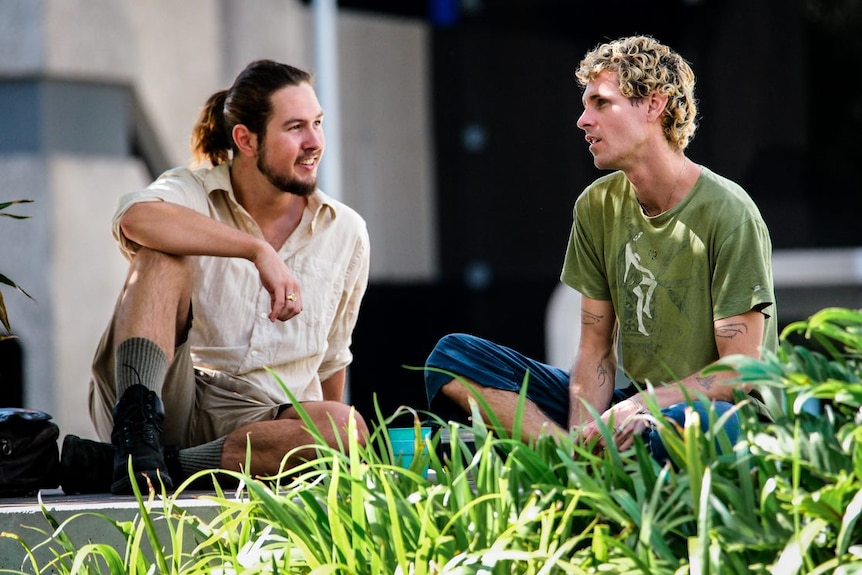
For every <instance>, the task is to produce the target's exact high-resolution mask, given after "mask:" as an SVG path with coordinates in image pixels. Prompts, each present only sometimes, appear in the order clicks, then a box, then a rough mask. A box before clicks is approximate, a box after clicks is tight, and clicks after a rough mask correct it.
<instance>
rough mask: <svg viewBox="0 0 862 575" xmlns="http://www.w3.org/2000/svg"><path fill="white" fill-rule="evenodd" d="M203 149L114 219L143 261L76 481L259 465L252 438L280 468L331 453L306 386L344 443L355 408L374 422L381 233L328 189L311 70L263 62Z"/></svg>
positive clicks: (111, 482)
mask: <svg viewBox="0 0 862 575" xmlns="http://www.w3.org/2000/svg"><path fill="white" fill-rule="evenodd" d="M192 148H193V151H194V153H195V156H196V158H197V160H198V161H199V164H200V165H199V166H197V167H196V169H187V168H176V169H172V170H169V171H167V172H166V173H164V174H162V175H161V176H159V178H157V179H156V180H155V181H154V182H153V183H152V184H150V185H149V186H148V187H147V188H146V189H143V190H140V191H136V192H132V193H129V194H127V195H125V196H123V197H122V198H121V200H120V205H119V208H118V210H117V212H116V215H115V217H114V220H113V233H114V236H115V238H116V239H117V241H118V242H119V246H120V249H121V251H122V252H123V254H124V255H125V256H126V257H127V259H128V260H129V262H130V268H129V274H128V277H127V280H126V282H125V285H124V286H123V289H122V292H121V294H120V297H119V300H118V301H117V305H116V308H115V311H114V315H113V318H112V319H111V322H110V324H109V325H108V328H107V330H106V332H105V334H104V336H103V338H102V340H101V342H100V344H99V347H98V349H97V352H96V356H95V359H94V361H93V378H92V381H91V385H90V414H91V418H92V421H93V423H94V426H95V428H96V431H97V433H98V435H99V437H100V438H101V439H102V441H103V442H95V441H90V440H86V439H81V438H78V437H75V436H67V437H66V438H65V440H64V445H63V451H62V456H61V463H62V468H63V478H62V487H63V489H64V490H65V491H66V492H67V493H80V492H100V491H108V490H110V491H112V492H113V493H130V492H131V481H132V480H135V481H136V482H137V483H138V484H139V485H141V487H143V488H144V489H146V488H147V484H148V483H149V484H152V485H153V486H155V488H156V489H158V488H159V482H161V483H162V484H164V486H165V487H166V488H167V489H171V488H173V487H176V486H178V485H179V483H180V482H181V481H182V480H183V479H184V478H186V477H188V476H190V475H191V474H193V473H195V472H196V471H199V470H204V469H225V470H240V469H241V468H243V469H245V467H246V460H247V454H250V459H249V460H248V461H249V464H250V467H249V468H248V469H245V471H247V472H249V473H251V474H254V475H268V474H274V473H277V472H278V471H279V469H280V468H281V467H282V465H283V460H284V459H285V457H287V461H286V464H287V467H288V468H289V467H291V466H292V465H294V464H296V463H297V462H299V461H301V460H303V459H305V458H308V457H310V456H313V455H314V448H312V447H310V446H311V445H312V444H313V443H314V439H313V438H312V436H311V435H310V434H309V433H308V431H307V430H306V428H307V426H306V424H305V422H303V420H302V419H301V418H300V414H299V413H298V411H297V409H296V407H294V405H293V403H294V402H299V403H301V404H302V409H303V410H304V411H305V412H306V413H307V414H308V416H309V417H311V419H312V420H313V421H314V422H315V423H316V424H317V428H318V429H319V430H320V432H321V433H322V434H323V437H324V439H325V440H326V442H327V443H328V444H329V445H330V446H332V447H337V446H339V445H347V436H346V433H347V429H348V422H349V420H350V418H353V419H354V420H355V424H356V429H357V430H358V432H359V438H360V441H363V440H364V437H365V434H366V433H367V428H366V426H365V423H364V421H363V419H362V417H361V416H360V415H359V414H357V413H355V412H354V411H353V410H352V408H351V407H350V406H349V405H346V404H345V403H343V394H344V386H345V374H346V368H347V366H348V365H349V364H350V362H351V360H352V354H351V351H350V343H351V337H352V332H353V328H354V326H355V324H356V320H357V316H358V313H359V306H360V302H361V300H362V297H363V295H364V293H365V289H366V286H367V282H368V267H369V241H368V233H367V230H366V227H365V222H364V220H363V219H362V218H361V217H360V216H359V215H358V214H357V213H356V212H355V211H353V210H352V209H351V208H349V207H348V206H346V205H344V204H342V203H341V202H338V201H336V200H334V199H332V198H330V197H328V196H326V195H325V194H324V193H323V192H322V191H321V190H320V189H318V187H317V170H318V166H319V164H320V161H321V158H322V156H323V151H324V134H323V111H322V110H321V107H320V103H319V102H318V99H317V96H316V95H315V91H314V88H313V85H312V77H311V76H310V75H309V74H308V73H307V72H305V71H302V70H299V69H297V68H294V67H292V66H288V65H286V64H282V63H278V62H273V61H270V60H259V61H255V62H252V63H251V64H249V65H248V66H247V67H246V68H245V69H244V70H243V71H242V72H241V73H240V74H239V76H238V77H237V78H236V80H235V81H234V83H233V85H232V86H231V87H230V88H228V89H226V90H221V91H219V92H216V93H215V94H213V95H212V96H211V97H210V98H209V100H208V101H207V102H206V105H205V106H204V108H203V110H202V112H201V115H200V118H199V121H198V123H197V124H196V126H195V127H194V130H193V135H192ZM282 385H283V386H284V387H286V388H287V389H288V390H289V392H290V393H289V394H287V393H285V391H284V389H283V387H282ZM108 442H110V443H108ZM130 459H131V465H132V468H133V471H134V472H133V473H132V475H131V477H130V475H129V473H128V465H129V460H130Z"/></svg>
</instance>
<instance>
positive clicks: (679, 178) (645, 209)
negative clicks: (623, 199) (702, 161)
mask: <svg viewBox="0 0 862 575" xmlns="http://www.w3.org/2000/svg"><path fill="white" fill-rule="evenodd" d="M687 166H688V160H687V159H686V158H685V157H683V159H682V168H680V170H679V173H678V174H677V175H676V180H675V181H674V182H673V189H671V191H670V195H669V196H668V197H667V199H666V200H665V204H666V205H670V201H671V200H672V199H673V197H674V195H676V187H677V186H678V185H679V182H680V180H682V174H683V172H685V168H686V167H687ZM635 198H637V195H635ZM637 200H638V204H640V207H641V211H642V212H643V213H644V215H646V216H649V217H652V216H651V215H650V213H649V210H648V209H647V207H646V206H645V205H644V203H643V202H642V201H641V200H640V198H637ZM666 211H667V210H662V209H659V212H658V213H657V214H656V215H659V214H662V213H664V212H666Z"/></svg>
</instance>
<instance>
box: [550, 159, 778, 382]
mask: <svg viewBox="0 0 862 575" xmlns="http://www.w3.org/2000/svg"><path fill="white" fill-rule="evenodd" d="M771 260H772V243H771V241H770V239H769V232H768V230H767V229H766V224H765V223H764V221H763V219H762V217H761V215H760V212H759V210H758V209H757V206H756V205H755V204H754V202H753V201H752V200H751V198H750V197H749V196H748V194H746V192H745V191H744V190H743V189H742V188H741V187H740V186H738V185H737V184H735V183H733V182H732V181H730V180H728V179H726V178H723V177H721V176H719V175H717V174H715V173H713V172H712V171H710V170H708V169H706V168H703V169H702V172H701V175H700V177H699V178H698V180H697V183H696V184H695V186H694V188H693V189H692V190H691V192H690V193H689V194H688V195H687V196H686V197H685V199H683V201H682V202H680V203H679V204H677V205H676V206H674V207H673V208H672V209H670V210H668V211H667V212H664V213H662V214H660V215H658V216H655V217H652V218H650V217H647V216H645V215H644V214H643V212H642V211H641V209H640V205H639V204H638V202H637V199H636V197H635V194H634V188H633V186H632V184H631V182H629V181H628V179H627V178H626V176H625V174H623V173H622V172H615V173H612V174H609V175H607V176H604V177H602V178H600V179H598V180H596V181H595V182H594V183H593V184H592V185H590V186H589V187H588V188H587V189H586V190H584V192H583V193H582V194H581V195H580V197H579V198H578V199H577V201H576V202H575V209H574V223H573V225H572V231H571V235H570V238H569V245H568V249H567V251H566V260H565V263H564V265H563V272H562V275H561V279H562V281H563V283H565V284H567V285H569V286H570V287H572V288H574V289H575V290H577V291H579V292H581V293H582V294H584V295H585V296H587V297H589V298H592V299H598V300H604V301H608V300H610V301H611V302H612V303H613V306H614V310H615V312H616V315H617V321H618V323H619V336H620V345H621V352H622V365H623V369H624V371H625V373H626V375H627V376H628V377H629V378H630V379H632V380H633V381H636V382H638V383H640V384H644V383H646V382H647V381H650V382H651V383H653V384H654V385H659V384H661V383H665V382H668V381H672V380H676V379H680V378H683V377H686V376H688V375H691V374H692V373H695V372H696V371H699V370H700V369H702V368H703V367H705V366H706V365H708V364H710V363H712V362H713V361H715V360H716V359H718V350H717V348H716V345H715V332H714V329H713V322H714V321H715V320H718V319H722V318H725V317H730V316H734V315H738V314H741V313H745V312H748V311H750V310H752V309H759V310H762V311H763V312H764V314H765V315H766V324H765V329H764V336H763V346H764V348H766V349H775V347H776V346H777V343H778V332H777V327H776V323H775V296H774V290H773V283H772V261H771Z"/></svg>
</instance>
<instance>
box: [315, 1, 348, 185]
mask: <svg viewBox="0 0 862 575" xmlns="http://www.w3.org/2000/svg"><path fill="white" fill-rule="evenodd" d="M312 7H313V10H314V60H315V68H316V69H315V71H314V75H315V88H316V90H317V96H318V98H319V99H320V104H321V106H323V112H324V114H325V116H324V118H325V119H324V123H323V125H324V133H325V135H326V152H325V154H324V160H323V162H321V164H320V188H321V189H322V190H323V191H324V192H325V193H326V194H328V195H329V196H331V197H333V198H335V199H338V200H341V199H342V194H341V110H340V106H339V102H338V90H339V88H338V33H337V24H338V23H337V21H336V15H337V12H338V8H337V0H313V2H312Z"/></svg>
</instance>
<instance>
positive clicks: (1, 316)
mask: <svg viewBox="0 0 862 575" xmlns="http://www.w3.org/2000/svg"><path fill="white" fill-rule="evenodd" d="M31 202H32V200H14V201H11V202H4V203H0V217H6V218H12V219H14V220H25V219H27V218H29V216H21V215H18V214H10V213H8V212H7V213H3V210H5V209H7V208H9V207H10V206H14V205H16V204H27V203H31ZM0 284H3V285H7V286H9V287H12V288H14V289H16V290H18V291H20V292H21V293H23V294H24V295H26V296H27V297H30V294H28V293H27V292H25V291H24V290H23V289H22V288H21V286H19V285H18V284H16V283H15V282H13V281H12V280H11V279H9V278H8V277H6V276H5V275H3V274H2V273H0ZM30 299H32V298H30ZM0 327H2V331H0V340H4V339H8V338H10V337H13V336H12V325H11V324H10V323H9V316H8V314H7V313H6V302H5V301H4V300H3V292H2V290H0Z"/></svg>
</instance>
